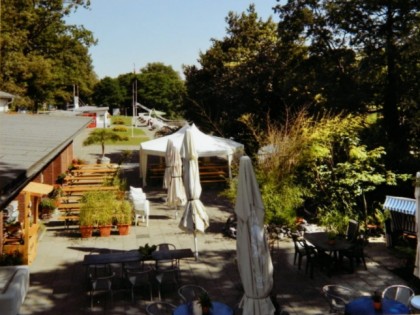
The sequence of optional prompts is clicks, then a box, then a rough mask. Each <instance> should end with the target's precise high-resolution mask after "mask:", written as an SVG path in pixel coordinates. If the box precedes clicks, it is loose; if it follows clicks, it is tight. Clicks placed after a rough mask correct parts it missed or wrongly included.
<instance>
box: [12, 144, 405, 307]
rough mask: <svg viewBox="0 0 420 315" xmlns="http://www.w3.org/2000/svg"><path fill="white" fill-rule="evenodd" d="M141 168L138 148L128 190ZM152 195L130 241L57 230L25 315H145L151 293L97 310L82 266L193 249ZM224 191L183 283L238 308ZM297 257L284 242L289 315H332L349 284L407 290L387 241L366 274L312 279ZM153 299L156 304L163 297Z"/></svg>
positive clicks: (209, 195)
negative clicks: (326, 293) (166, 248)
mask: <svg viewBox="0 0 420 315" xmlns="http://www.w3.org/2000/svg"><path fill="white" fill-rule="evenodd" d="M87 148H88V147H86V148H84V149H80V150H79V151H77V150H76V156H78V157H81V158H85V157H89V156H90V157H92V154H93V153H92V152H95V153H96V151H97V153H99V152H100V149H98V148H95V147H92V148H91V150H93V151H91V152H90V153H89V152H88V150H87ZM111 148H112V149H111ZM123 149H127V148H126V147H123V148H120V147H111V146H108V147H107V148H106V150H107V151H106V152H107V153H108V152H109V153H110V154H111V155H112V156H116V155H118V151H119V150H123ZM133 149H134V150H136V148H133ZM110 151H112V152H110ZM107 155H109V154H107ZM137 161H138V149H137V152H134V154H133V161H131V163H128V164H127V165H126V166H125V170H124V171H123V174H124V175H125V176H126V177H127V178H128V179H129V183H130V184H134V185H135V183H136V182H137V176H138V164H137ZM137 186H139V185H137ZM146 192H147V194H148V198H149V199H150V201H151V217H150V222H149V227H146V226H145V224H144V223H141V224H140V225H139V226H138V227H134V226H133V227H132V229H131V233H130V235H128V236H119V235H116V234H115V235H112V236H111V237H109V238H101V237H93V238H91V239H81V238H80V236H79V234H78V229H77V226H71V227H70V229H65V228H64V227H63V226H62V225H58V224H53V223H51V224H50V225H49V226H48V227H47V230H46V232H45V233H44V234H43V237H42V239H41V241H40V244H39V250H38V256H37V258H36V260H35V262H34V263H33V264H32V265H31V266H30V270H31V285H30V290H29V293H28V295H27V298H26V300H25V302H24V304H23V306H22V308H21V312H20V315H29V314H31V315H38V314H60V315H66V314H91V313H94V314H121V315H123V314H127V315H128V314H146V313H145V307H146V305H147V303H149V298H148V295H147V292H146V293H142V292H139V294H137V295H136V301H135V302H134V303H132V302H131V298H130V295H129V293H128V292H123V291H119V292H116V293H115V295H114V301H113V303H110V301H105V300H104V299H101V300H99V302H98V303H95V306H94V308H93V309H92V310H91V309H90V299H89V296H88V290H87V286H86V278H85V269H84V267H83V265H82V261H83V257H84V255H86V254H91V253H92V254H93V253H100V252H111V251H122V250H132V249H137V248H138V247H139V246H140V245H145V244H146V243H148V244H149V245H152V244H157V243H163V242H169V243H173V244H174V245H176V246H177V247H178V248H185V247H190V248H191V249H193V248H194V247H193V246H194V243H193V236H192V235H190V234H186V233H184V232H182V231H181V230H180V229H179V228H178V219H175V216H174V210H173V209H168V208H167V207H166V206H165V205H164V202H163V198H164V197H165V191H164V190H162V189H161V188H159V187H152V188H150V189H147V190H146ZM218 192H219V190H214V189H209V188H206V187H204V189H203V194H202V201H203V203H204V205H205V206H206V208H207V211H208V213H209V217H210V223H211V224H210V228H209V229H208V230H207V233H206V234H204V235H199V236H198V246H199V252H200V257H199V260H198V261H195V260H194V259H193V258H191V259H184V260H182V261H181V277H180V282H181V284H187V283H194V284H198V285H201V286H203V287H204V288H206V289H207V290H208V291H209V293H210V295H211V297H212V298H213V299H214V300H217V301H221V302H224V303H226V304H228V305H230V306H232V307H233V308H235V307H236V306H237V304H238V302H239V301H240V299H241V296H242V294H243V290H242V286H241V281H240V278H239V274H238V271H237V268H236V261H235V259H236V254H235V251H236V241H235V240H234V239H231V238H228V237H225V236H224V235H223V234H222V228H223V225H224V223H225V222H226V220H227V218H228V216H229V215H230V214H231V213H232V208H231V205H229V203H227V202H226V200H224V199H223V198H222V197H220V196H218ZM115 233H116V232H115ZM293 255H294V248H293V242H292V241H291V239H288V238H285V239H283V240H282V241H280V242H279V247H278V248H277V249H276V250H275V252H274V253H273V257H272V258H273V263H274V268H275V275H274V278H275V281H274V282H275V285H274V289H273V295H274V296H275V300H276V303H278V305H279V307H280V308H281V309H282V310H283V311H286V312H288V313H289V314H296V315H306V314H308V315H309V314H327V313H328V311H329V308H328V304H327V302H326V301H325V300H324V298H323V297H322V296H321V294H320V291H321V288H322V286H323V285H325V284H333V283H336V284H342V285H347V286H350V287H353V288H354V289H356V290H359V291H360V292H361V294H370V293H372V292H373V291H374V290H377V289H382V288H384V287H386V286H388V285H391V284H405V282H404V281H403V280H402V279H401V278H399V277H398V276H396V275H395V274H394V273H392V272H390V270H391V269H393V268H396V267H400V266H402V264H403V262H402V261H400V260H398V259H395V258H393V257H392V256H391V255H390V254H389V252H388V250H387V249H386V247H385V244H384V241H383V239H382V238H379V239H374V240H372V241H371V243H370V244H369V245H368V246H367V248H366V255H367V256H368V257H367V266H368V270H367V271H365V270H364V269H363V268H362V267H359V268H358V269H357V270H356V272H354V273H352V274H348V273H346V272H342V273H334V274H333V275H332V276H331V277H328V276H327V275H326V274H324V273H322V272H321V271H317V270H316V271H315V275H314V279H310V277H309V276H307V275H305V272H304V268H303V270H298V268H297V266H295V265H293ZM303 263H305V260H304V261H303ZM115 267H116V268H115V270H117V271H118V270H120V269H119V267H118V266H115ZM154 299H155V300H157V291H156V290H155V291H154ZM163 300H165V301H169V302H172V303H174V304H179V302H180V301H179V298H178V296H177V294H176V291H175V290H174V289H171V288H168V290H165V291H164V292H163ZM238 314H240V313H238ZM261 315H264V314H261Z"/></svg>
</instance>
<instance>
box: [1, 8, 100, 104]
mask: <svg viewBox="0 0 420 315" xmlns="http://www.w3.org/2000/svg"><path fill="white" fill-rule="evenodd" d="M89 2H90V1H89V0H73V1H63V0H50V1H42V0H31V1H30V0H24V1H16V0H3V3H2V10H1V19H0V23H1V36H0V56H1V58H0V68H1V69H2V71H1V72H0V88H1V89H3V90H6V91H8V92H10V93H14V94H17V95H19V96H21V98H19V102H20V103H21V104H22V105H26V106H28V107H32V108H33V109H34V110H36V108H37V106H39V105H41V104H43V103H63V102H64V101H69V99H70V97H71V93H72V86H73V84H77V85H78V86H79V90H80V92H81V94H82V95H83V94H85V95H88V94H90V92H91V88H92V86H93V84H94V83H95V80H96V76H95V74H94V73H93V68H92V64H91V59H90V57H89V54H88V48H89V47H90V46H91V45H93V44H95V40H94V39H93V36H92V33H91V32H89V31H87V30H86V29H84V28H83V27H76V26H71V25H66V24H65V21H64V17H65V16H66V15H69V14H70V13H71V12H73V10H75V9H77V8H78V7H80V6H84V7H87V6H89Z"/></svg>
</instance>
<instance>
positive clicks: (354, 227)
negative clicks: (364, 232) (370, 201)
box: [346, 220, 359, 242]
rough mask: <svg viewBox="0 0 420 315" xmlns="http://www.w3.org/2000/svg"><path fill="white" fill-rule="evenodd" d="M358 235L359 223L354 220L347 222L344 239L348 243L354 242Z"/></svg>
mask: <svg viewBox="0 0 420 315" xmlns="http://www.w3.org/2000/svg"><path fill="white" fill-rule="evenodd" d="M358 234H359V222H357V221H356V220H349V224H348V225H347V231H346V239H347V240H348V241H350V242H354V241H356V240H357V236H358Z"/></svg>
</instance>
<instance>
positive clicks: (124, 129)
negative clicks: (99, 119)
mask: <svg viewBox="0 0 420 315" xmlns="http://www.w3.org/2000/svg"><path fill="white" fill-rule="evenodd" d="M112 131H115V132H127V127H125V126H116V127H113V128H112Z"/></svg>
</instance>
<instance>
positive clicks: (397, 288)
mask: <svg viewBox="0 0 420 315" xmlns="http://www.w3.org/2000/svg"><path fill="white" fill-rule="evenodd" d="M413 296H414V291H413V289H411V288H410V287H407V286H406V285H402V284H396V285H391V286H389V287H386V288H385V289H384V290H383V291H382V298H383V299H390V300H395V301H398V302H400V303H403V304H404V305H406V306H409V305H410V299H411V297H413Z"/></svg>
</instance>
